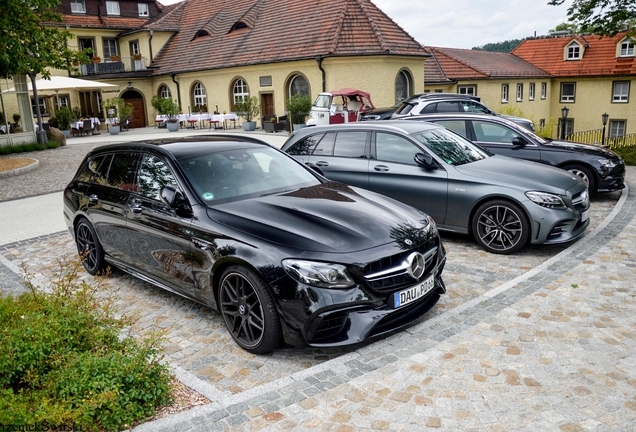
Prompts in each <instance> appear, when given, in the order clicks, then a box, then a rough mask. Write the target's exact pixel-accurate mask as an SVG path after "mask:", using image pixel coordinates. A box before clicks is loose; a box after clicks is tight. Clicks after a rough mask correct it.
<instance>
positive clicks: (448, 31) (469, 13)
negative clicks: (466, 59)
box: [159, 0, 572, 49]
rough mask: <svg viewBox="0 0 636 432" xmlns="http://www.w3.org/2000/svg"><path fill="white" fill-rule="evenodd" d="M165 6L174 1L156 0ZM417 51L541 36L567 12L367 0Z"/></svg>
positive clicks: (493, 3) (511, 1)
mask: <svg viewBox="0 0 636 432" xmlns="http://www.w3.org/2000/svg"><path fill="white" fill-rule="evenodd" d="M159 1H160V3H162V4H164V5H168V4H173V3H177V2H178V1H179V0H159ZM372 1H373V3H375V5H376V6H378V7H379V8H380V9H382V10H383V11H384V13H386V14H387V15H388V16H389V17H390V18H391V19H393V21H395V22H396V23H397V24H398V25H400V26H401V27H402V28H403V29H404V30H406V31H407V32H408V33H409V34H410V35H411V36H412V37H413V38H415V40H417V41H418V42H419V43H421V44H422V45H428V46H438V47H447V48H467V49H470V48H473V47H476V46H482V45H484V44H487V43H493V42H503V41H505V40H510V39H522V38H525V37H528V36H534V35H535V32H536V35H537V36H541V35H545V34H547V33H548V30H550V29H553V28H555V27H556V26H557V24H560V23H562V22H566V21H567V8H568V6H569V5H570V4H571V3H572V0H566V1H565V3H564V4H563V5H561V6H549V5H548V0H450V1H449V3H446V1H443V0H442V1H440V0H372Z"/></svg>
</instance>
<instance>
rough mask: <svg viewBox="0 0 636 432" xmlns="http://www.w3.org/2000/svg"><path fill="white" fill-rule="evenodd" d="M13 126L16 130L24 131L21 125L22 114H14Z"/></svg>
mask: <svg viewBox="0 0 636 432" xmlns="http://www.w3.org/2000/svg"><path fill="white" fill-rule="evenodd" d="M13 127H14V129H15V131H16V132H22V128H21V127H20V114H18V113H15V114H13Z"/></svg>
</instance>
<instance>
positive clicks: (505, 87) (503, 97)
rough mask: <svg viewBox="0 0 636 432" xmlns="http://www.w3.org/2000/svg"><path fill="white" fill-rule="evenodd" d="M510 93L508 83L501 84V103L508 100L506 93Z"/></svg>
mask: <svg viewBox="0 0 636 432" xmlns="http://www.w3.org/2000/svg"><path fill="white" fill-rule="evenodd" d="M509 93H510V86H509V85H508V84H502V85H501V103H507V102H508V94H509Z"/></svg>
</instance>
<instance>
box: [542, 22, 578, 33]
mask: <svg viewBox="0 0 636 432" xmlns="http://www.w3.org/2000/svg"><path fill="white" fill-rule="evenodd" d="M560 31H567V32H569V33H571V34H576V33H580V32H581V29H580V27H579V26H578V24H575V23H571V22H564V23H561V24H557V26H556V27H555V28H553V29H551V30H548V33H554V32H560Z"/></svg>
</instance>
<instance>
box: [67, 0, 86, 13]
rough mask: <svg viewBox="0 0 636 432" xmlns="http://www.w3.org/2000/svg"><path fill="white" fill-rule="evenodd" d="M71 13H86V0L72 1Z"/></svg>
mask: <svg viewBox="0 0 636 432" xmlns="http://www.w3.org/2000/svg"><path fill="white" fill-rule="evenodd" d="M71 13H83V14H85V13H86V0H71Z"/></svg>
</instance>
